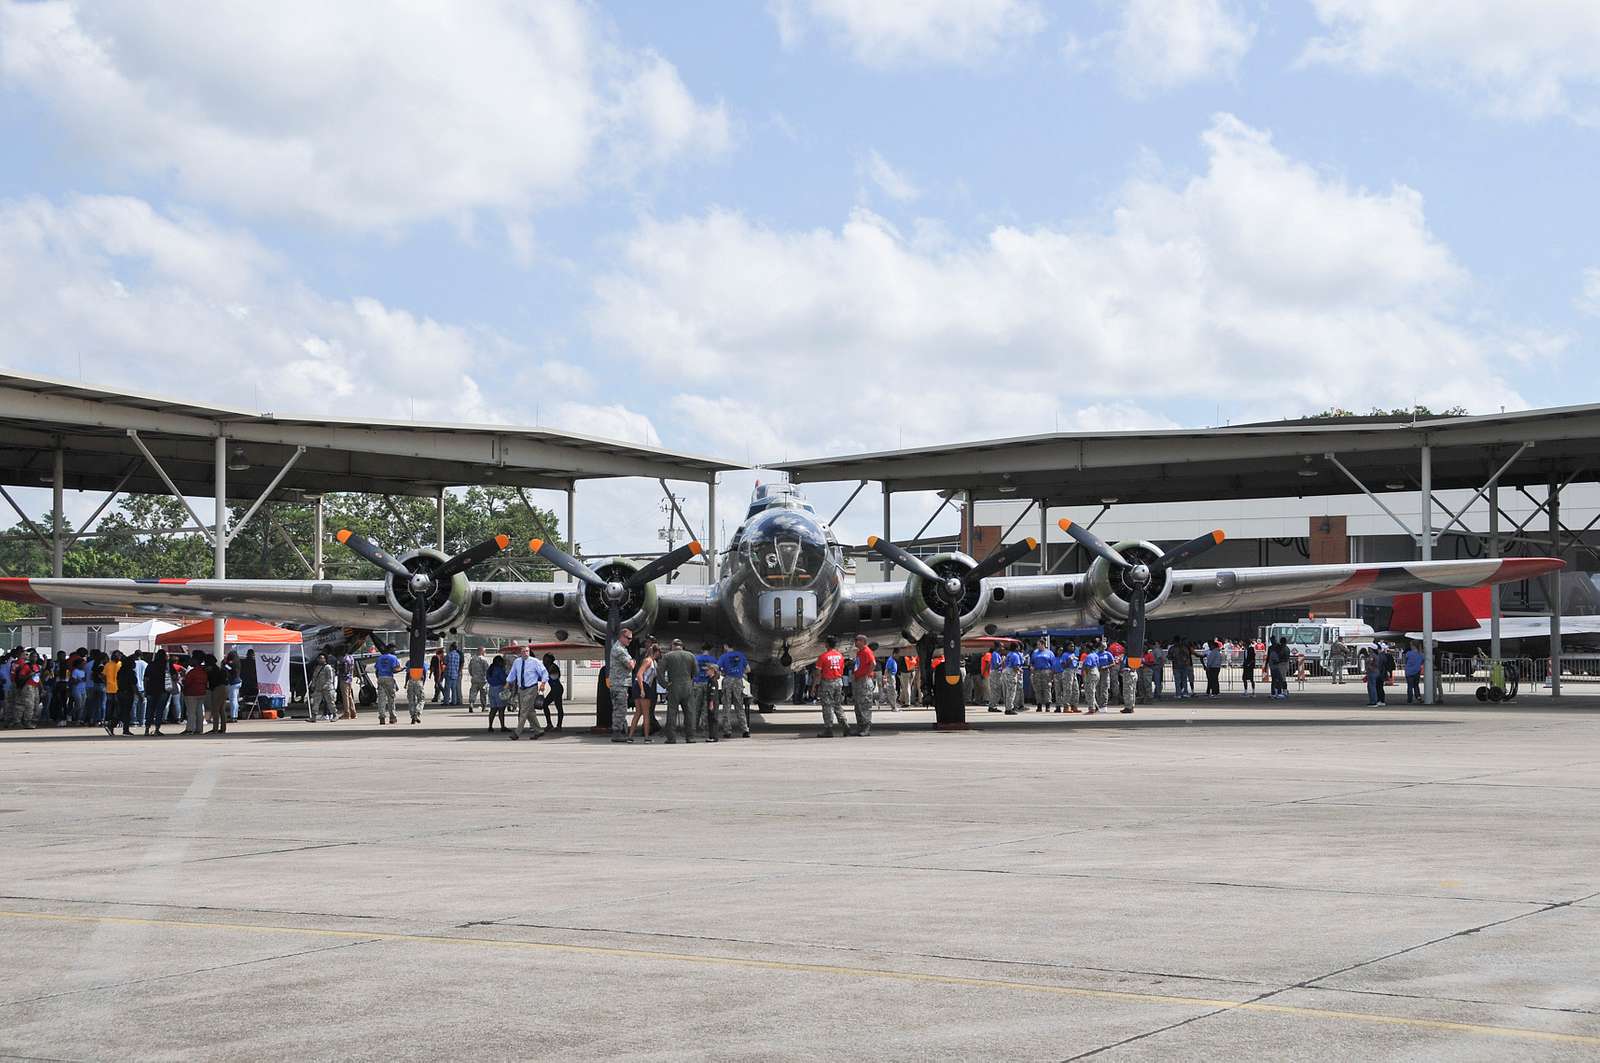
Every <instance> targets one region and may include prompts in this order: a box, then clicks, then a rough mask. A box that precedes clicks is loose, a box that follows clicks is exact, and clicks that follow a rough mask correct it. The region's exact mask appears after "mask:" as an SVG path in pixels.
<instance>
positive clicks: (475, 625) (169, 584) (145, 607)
mask: <svg viewBox="0 0 1600 1063" xmlns="http://www.w3.org/2000/svg"><path fill="white" fill-rule="evenodd" d="M471 587H472V591H471V601H470V604H469V606H468V612H467V616H466V619H465V620H464V621H463V622H462V624H461V625H460V626H461V629H462V630H463V631H469V632H475V633H479V634H489V635H504V636H512V637H530V636H531V637H534V638H537V639H540V640H543V641H560V640H561V639H564V638H565V637H566V635H564V634H562V635H558V632H566V633H569V634H577V635H579V636H580V637H581V635H582V632H583V624H582V623H581V621H580V620H579V619H578V608H577V595H576V593H574V592H575V588H574V586H573V585H572V584H570V583H473V584H472V585H471ZM0 600H6V601H13V602H21V603H23V604H29V605H58V606H62V607H63V608H66V609H95V610H101V611H107V612H122V613H129V614H135V615H136V614H140V613H178V614H188V615H194V616H233V617H243V618H246V619H250V620H264V621H269V622H274V623H281V624H295V625H303V624H317V623H321V624H334V625H339V626H342V627H354V628H366V629H368V630H379V629H393V628H399V627H404V626H405V625H406V622H407V618H405V617H402V616H400V615H398V614H397V613H395V612H393V611H392V610H391V609H390V608H389V605H388V601H387V599H386V598H385V597H384V584H383V581H382V580H253V579H222V580H215V579H29V578H17V577H11V578H0Z"/></svg>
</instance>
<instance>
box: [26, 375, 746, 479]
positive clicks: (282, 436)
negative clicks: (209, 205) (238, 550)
mask: <svg viewBox="0 0 1600 1063" xmlns="http://www.w3.org/2000/svg"><path fill="white" fill-rule="evenodd" d="M596 427H597V428H598V429H599V430H600V431H604V430H605V429H606V428H607V427H608V425H606V424H605V423H600V424H597V425H596ZM130 430H131V431H134V432H137V433H138V434H139V437H140V439H141V440H142V442H143V443H144V445H145V446H147V447H148V448H149V449H150V452H151V453H152V454H154V455H155V457H156V459H157V460H158V461H160V462H161V464H162V466H163V467H164V468H165V469H166V471H167V473H168V475H170V476H171V477H172V480H173V482H174V483H175V484H176V485H177V487H178V489H179V490H180V491H181V492H182V493H183V494H185V495H190V496H193V497H205V496H210V495H212V494H214V493H215V488H214V485H213V479H212V477H213V470H214V465H215V440H216V439H217V438H218V437H219V436H221V437H226V439H227V446H228V455H229V459H228V465H229V466H230V470H229V472H228V473H227V491H228V496H229V497H230V498H231V499H235V500H240V499H242V500H244V501H245V502H250V501H254V500H255V498H256V497H257V496H259V495H260V494H261V492H262V491H263V490H264V489H265V488H266V487H267V486H268V485H269V484H271V482H272V480H273V477H274V476H276V475H277V473H278V471H279V469H281V468H282V467H283V465H284V463H285V462H287V461H288V460H289V459H290V458H291V457H292V456H293V455H294V454H295V449H296V448H297V447H302V446H303V447H305V448H306V451H305V453H304V454H302V455H301V456H300V458H299V459H298V460H297V461H296V462H295V465H294V467H293V468H292V469H290V470H289V472H288V474H287V475H285V476H284V478H283V480H282V481H281V482H280V483H279V484H278V486H277V488H276V489H275V491H274V494H273V497H274V498H277V499H280V500H299V499H300V498H303V497H305V496H307V495H311V496H315V495H319V494H323V493H325V492H330V491H361V492H368V493H373V494H394V495H421V496H428V497H431V496H433V495H436V494H438V493H439V491H440V490H441V489H443V488H445V487H460V486H469V485H490V484H505V485H509V486H518V487H532V488H549V489H557V490H562V489H566V488H568V487H570V486H571V485H572V484H573V483H574V482H575V481H577V480H583V479H592V478H597V477H615V476H647V477H650V478H653V479H654V478H661V479H668V480H696V481H699V482H702V483H704V482H706V481H707V480H709V479H710V478H711V477H712V476H714V475H715V474H716V473H718V472H721V471H726V470H731V469H737V468H740V467H741V466H738V465H734V464H730V463H728V462H723V461H717V460H715V459H712V458H703V457H695V456H693V455H687V454H678V453H674V452H672V451H669V450H663V449H661V448H658V447H650V446H645V445H642V444H636V443H626V442H622V441H619V440H614V439H604V438H600V437H598V436H586V435H577V434H574V433H571V432H561V431H556V430H554V429H549V428H527V427H517V426H513V425H470V424H441V423H412V422H404V421H375V420H354V419H346V418H335V417H297V416H292V415H280V414H272V413H251V412H248V411H245V410H240V409H232V408H228V407H222V406H208V405H201V404H196V403H190V402H184V401H182V400H179V399H172V398H164V397H160V396H156V395H147V394H142V393H138V392H131V391H113V390H109V389H105V388H98V387H89V386H87V385H85V384H81V383H72V382H70V381H64V380H55V379H51V378H48V377H37V376H25V375H22V374H19V373H11V372H0V484H5V485H12V486H21V487H40V486H45V485H48V484H49V483H51V482H52V472H53V462H54V459H55V452H56V451H57V450H58V449H59V450H61V451H62V452H63V456H64V461H65V473H66V477H65V479H66V487H67V488H68V489H69V490H110V489H111V488H112V487H114V486H115V485H116V484H117V483H118V482H119V481H121V480H122V478H123V476H124V475H125V474H127V475H128V480H127V485H126V489H127V490H129V491H132V492H134V493H139V494H166V493H168V491H167V488H166V486H165V484H164V483H163V482H162V480H161V478H160V476H159V474H158V473H157V472H156V471H155V470H154V469H152V468H151V467H150V464H149V462H147V461H145V460H143V456H142V455H141V453H140V451H139V449H138V447H137V445H136V444H135V443H134V441H133V440H132V439H130V438H129V432H130Z"/></svg>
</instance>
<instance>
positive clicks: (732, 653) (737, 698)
mask: <svg viewBox="0 0 1600 1063" xmlns="http://www.w3.org/2000/svg"><path fill="white" fill-rule="evenodd" d="M749 668H750V662H749V660H748V659H746V657H745V655H744V654H742V653H740V652H739V651H738V650H736V649H734V648H733V644H732V643H729V642H724V643H723V644H722V656H721V657H718V658H717V671H719V672H721V673H722V737H723V738H732V737H733V730H734V729H735V728H737V730H738V732H739V735H740V737H741V738H749V737H750V717H749V714H748V710H747V709H746V708H745V703H744V674H745V672H746V671H747V670H749Z"/></svg>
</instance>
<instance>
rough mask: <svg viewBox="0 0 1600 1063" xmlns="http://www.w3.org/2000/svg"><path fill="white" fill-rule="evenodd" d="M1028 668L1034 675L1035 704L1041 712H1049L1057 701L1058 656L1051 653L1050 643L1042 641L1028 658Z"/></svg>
mask: <svg viewBox="0 0 1600 1063" xmlns="http://www.w3.org/2000/svg"><path fill="white" fill-rule="evenodd" d="M1028 666H1029V668H1030V670H1031V671H1032V673H1033V703H1034V705H1035V706H1037V707H1038V709H1039V711H1040V712H1049V711H1050V707H1051V705H1052V704H1053V703H1054V701H1055V683H1056V669H1057V668H1058V667H1059V665H1058V664H1057V663H1056V655H1055V654H1053V653H1051V652H1050V643H1049V641H1048V640H1046V639H1040V640H1039V644H1038V645H1037V646H1035V647H1034V648H1033V653H1032V654H1030V655H1029V656H1028Z"/></svg>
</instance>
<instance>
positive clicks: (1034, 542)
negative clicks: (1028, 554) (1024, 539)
mask: <svg viewBox="0 0 1600 1063" xmlns="http://www.w3.org/2000/svg"><path fill="white" fill-rule="evenodd" d="M1028 549H1029V550H1037V549H1039V540H1038V539H1035V538H1034V537H1033V536H1031V535H1030V536H1028Z"/></svg>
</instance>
